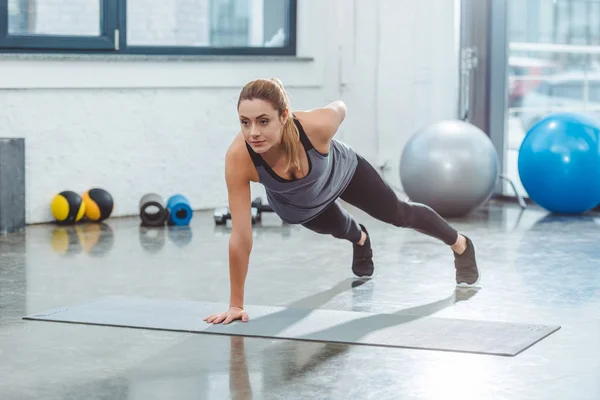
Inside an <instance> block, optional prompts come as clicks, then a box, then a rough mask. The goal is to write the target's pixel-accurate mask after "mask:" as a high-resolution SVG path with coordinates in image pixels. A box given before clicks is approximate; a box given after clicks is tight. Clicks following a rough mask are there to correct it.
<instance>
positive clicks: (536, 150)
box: [518, 112, 600, 214]
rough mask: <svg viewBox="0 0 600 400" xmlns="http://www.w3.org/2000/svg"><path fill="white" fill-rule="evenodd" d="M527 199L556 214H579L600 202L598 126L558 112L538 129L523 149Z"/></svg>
mask: <svg viewBox="0 0 600 400" xmlns="http://www.w3.org/2000/svg"><path fill="white" fill-rule="evenodd" d="M518 168H519V176H520V178H521V183H522V184H523V187H524V188H525V190H526V191H527V194H528V196H529V198H530V199H531V200H532V201H534V202H535V203H537V204H538V205H539V206H541V207H543V208H545V209H546V210H548V211H550V212H553V213H560V214H579V213H584V212H586V211H589V210H591V209H592V208H594V207H595V206H596V205H598V204H599V203H600V123H599V122H598V121H596V120H595V119H592V118H591V117H588V116H585V115H580V114H576V113H566V112H565V113H555V114H551V115H549V116H547V117H546V118H544V119H542V120H541V121H539V122H538V123H537V124H535V125H534V126H533V127H532V128H531V129H530V130H529V132H527V135H526V136H525V138H524V139H523V142H522V143H521V147H520V149H519V161H518Z"/></svg>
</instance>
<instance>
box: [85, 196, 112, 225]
mask: <svg viewBox="0 0 600 400" xmlns="http://www.w3.org/2000/svg"><path fill="white" fill-rule="evenodd" d="M82 197H83V202H84V203H85V217H86V218H87V219H89V220H90V221H97V222H98V221H102V220H105V219H106V218H108V217H110V214H111V213H112V211H113V207H114V202H113V198H112V196H111V195H110V193H108V192H107V191H106V190H104V189H100V188H94V189H90V190H88V191H87V192H85V193H84V194H83V196H82Z"/></svg>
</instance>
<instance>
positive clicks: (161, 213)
mask: <svg viewBox="0 0 600 400" xmlns="http://www.w3.org/2000/svg"><path fill="white" fill-rule="evenodd" d="M149 208H156V209H158V211H157V212H148V209H149ZM140 218H141V220H142V225H143V226H163V225H164V224H165V222H167V220H168V219H169V210H168V208H167V205H166V204H165V201H164V200H163V198H162V197H160V196H159V195H157V194H156V193H148V194H146V195H144V196H143V197H142V198H141V200H140Z"/></svg>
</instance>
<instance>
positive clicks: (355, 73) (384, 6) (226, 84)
mask: <svg viewBox="0 0 600 400" xmlns="http://www.w3.org/2000/svg"><path fill="white" fill-rule="evenodd" d="M298 3H299V13H298V19H299V20H298V29H299V31H298V45H299V56H300V57H310V58H312V60H308V61H307V60H305V59H299V60H286V61H268V60H253V61H247V60H243V59H242V60H240V59H238V60H236V61H226V60H220V61H218V60H215V59H210V60H209V59H207V60H194V61H166V60H152V59H150V60H131V59H127V58H118V59H115V58H110V57H107V58H106V59H103V58H98V57H96V58H91V57H81V58H74V57H66V58H64V59H62V58H60V57H19V56H16V57H15V56H5V57H2V58H0V121H2V123H1V124H0V136H4V137H25V138H26V157H27V161H26V163H27V165H26V174H27V175H26V192H27V196H26V199H27V216H26V219H27V222H28V223H35V222H44V221H50V220H51V219H52V216H51V214H50V210H49V203H50V200H51V198H52V196H53V195H54V194H55V193H58V192H59V191H61V190H65V189H70V190H75V191H77V192H83V191H85V190H86V189H88V188H90V187H98V186H99V187H104V188H106V189H107V190H109V191H110V192H111V193H112V194H113V196H114V198H115V200H116V204H115V211H114V214H113V215H115V216H121V215H136V214H137V212H138V202H139V199H140V197H141V196H142V195H143V194H144V193H147V192H157V193H160V194H162V195H164V196H165V197H168V196H170V195H171V194H174V193H182V194H184V195H186V196H187V197H188V198H189V199H190V201H191V203H192V205H193V206H194V208H212V207H215V206H219V205H222V204H225V203H226V199H227V196H226V188H225V183H224V179H223V155H224V152H225V150H226V148H227V146H228V144H229V143H230V141H231V140H232V138H233V136H234V135H235V134H236V132H237V129H238V123H237V119H236V113H235V105H236V100H237V95H238V93H239V89H240V87H241V86H242V85H243V84H244V83H245V82H246V81H248V80H251V79H253V78H256V77H271V76H278V77H280V78H281V79H282V80H283V82H284V84H286V86H287V87H288V89H289V91H290V95H291V100H292V106H293V107H294V108H299V109H301V108H312V107H315V106H318V105H322V104H325V103H327V102H329V101H332V100H334V99H337V98H342V99H344V100H345V101H346V103H347V104H348V107H349V114H348V117H347V120H346V122H345V123H344V125H343V126H342V128H341V129H340V132H339V138H340V139H341V140H343V141H345V142H347V143H349V144H350V145H352V146H353V147H355V148H356V150H358V151H359V152H360V153H361V154H363V155H364V156H365V157H366V158H367V159H369V160H370V161H372V162H374V163H379V162H388V163H390V165H391V169H390V170H389V171H387V172H386V176H387V177H388V178H389V179H390V181H392V182H393V183H394V184H396V185H399V182H398V178H397V176H398V171H397V161H398V157H399V155H400V154H401V151H402V147H403V145H404V143H406V140H407V139H408V138H409V137H410V135H411V134H412V132H414V131H415V130H416V129H417V128H419V127H420V126H421V125H423V124H426V123H429V122H432V121H434V120H436V119H440V118H452V117H454V116H455V114H456V112H455V107H456V103H457V98H456V96H457V95H456V93H457V89H456V86H457V82H458V74H457V70H456V62H457V60H458V57H457V55H456V51H457V49H456V48H455V45H454V39H455V27H454V12H453V10H452V8H453V4H451V3H452V2H450V1H448V0H421V1H420V2H415V1H410V0H379V1H373V0H354V1H351V0H332V1H321V0H299V2H298ZM254 189H255V192H254V195H260V194H262V193H263V192H262V190H261V188H260V187H259V186H254Z"/></svg>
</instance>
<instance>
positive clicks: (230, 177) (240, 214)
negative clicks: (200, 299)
mask: <svg viewBox="0 0 600 400" xmlns="http://www.w3.org/2000/svg"><path fill="white" fill-rule="evenodd" d="M238 140H239V138H238ZM236 141H237V140H236ZM242 150H243V151H242ZM250 167H252V163H251V161H250V160H249V156H248V153H247V151H246V149H245V147H243V148H242V149H240V142H239V141H237V143H236V142H234V143H233V144H232V146H231V147H230V148H229V150H228V151H227V155H226V156H225V181H226V183H227V193H228V198H229V212H230V213H231V228H232V229H231V235H230V237H229V282H230V284H229V286H230V288H229V290H230V293H229V309H228V310H227V311H224V312H222V313H219V314H213V315H211V316H208V317H206V318H204V320H205V321H207V322H209V323H212V324H220V323H224V324H228V323H230V322H232V321H234V320H236V319H241V320H242V321H244V322H246V321H248V313H247V312H246V311H244V285H245V283H246V275H247V274H248V262H249V261H250V251H251V250H252V214H251V210H252V208H251V200H250V173H249V171H250Z"/></svg>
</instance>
